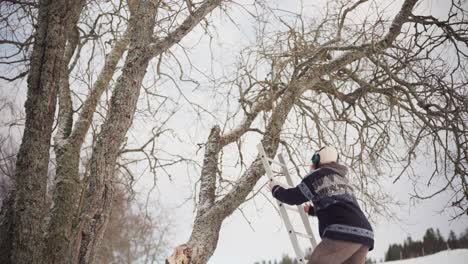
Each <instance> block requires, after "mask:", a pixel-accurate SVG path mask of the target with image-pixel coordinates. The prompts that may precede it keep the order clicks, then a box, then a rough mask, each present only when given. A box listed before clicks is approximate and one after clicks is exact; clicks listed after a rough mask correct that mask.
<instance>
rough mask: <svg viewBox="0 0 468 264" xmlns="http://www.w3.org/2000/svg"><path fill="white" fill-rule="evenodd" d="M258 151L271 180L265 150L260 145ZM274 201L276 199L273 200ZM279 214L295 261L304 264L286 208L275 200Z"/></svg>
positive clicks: (304, 260)
mask: <svg viewBox="0 0 468 264" xmlns="http://www.w3.org/2000/svg"><path fill="white" fill-rule="evenodd" d="M257 148H258V151H259V153H260V158H261V160H262V163H263V167H264V168H265V172H266V174H267V176H268V178H269V179H270V180H273V171H272V170H271V167H270V164H269V161H268V159H267V156H266V153H265V150H264V149H263V145H262V144H261V143H260V144H258V145H257ZM275 200H276V199H275ZM276 202H277V204H278V208H279V212H280V216H281V218H282V219H283V223H284V225H285V226H286V231H287V232H288V236H289V239H290V240H291V244H292V246H293V248H294V252H295V253H296V256H297V260H298V262H299V263H306V259H305V258H304V253H303V252H302V250H301V248H300V246H299V242H298V240H297V236H296V232H295V231H294V229H293V227H292V224H291V221H290V220H289V216H288V213H287V212H286V208H285V206H284V205H283V203H281V202H280V201H278V200H276Z"/></svg>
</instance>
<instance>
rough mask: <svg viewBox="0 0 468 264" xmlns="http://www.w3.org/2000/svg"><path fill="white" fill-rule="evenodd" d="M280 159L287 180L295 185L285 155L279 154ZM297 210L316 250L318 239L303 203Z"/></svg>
mask: <svg viewBox="0 0 468 264" xmlns="http://www.w3.org/2000/svg"><path fill="white" fill-rule="evenodd" d="M278 159H279V161H280V163H281V164H282V166H281V167H282V169H283V174H284V176H285V177H286V181H287V183H288V184H289V185H291V186H293V182H292V179H291V175H290V174H289V171H288V168H287V166H286V162H285V161H284V158H283V155H281V154H279V155H278ZM297 211H298V212H299V215H300V216H301V220H302V223H303V224H304V228H305V230H306V233H307V235H308V236H309V241H310V244H311V245H312V250H314V248H315V247H317V240H316V239H315V236H314V233H313V232H312V228H311V226H310V221H309V218H308V216H307V215H306V213H305V212H304V210H303V209H302V206H301V205H298V206H297Z"/></svg>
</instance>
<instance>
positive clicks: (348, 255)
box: [308, 238, 369, 264]
mask: <svg viewBox="0 0 468 264" xmlns="http://www.w3.org/2000/svg"><path fill="white" fill-rule="evenodd" d="M368 250H369V248H368V247H367V246H364V245H362V244H357V243H352V242H347V241H339V240H333V239H328V238H324V239H322V242H320V243H319V244H318V245H317V247H316V248H315V250H314V252H312V255H311V256H310V258H309V262H308V264H342V263H345V264H364V263H365V262H366V255H367V251H368Z"/></svg>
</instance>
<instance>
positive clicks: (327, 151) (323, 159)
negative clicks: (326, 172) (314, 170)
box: [319, 146, 338, 164]
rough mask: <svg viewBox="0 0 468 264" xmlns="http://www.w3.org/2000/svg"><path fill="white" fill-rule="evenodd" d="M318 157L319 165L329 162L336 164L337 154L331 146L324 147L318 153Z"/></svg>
mask: <svg viewBox="0 0 468 264" xmlns="http://www.w3.org/2000/svg"><path fill="white" fill-rule="evenodd" d="M319 155H320V163H319V164H326V163H330V162H337V161H338V152H337V151H336V149H335V148H334V147H332V146H325V147H324V148H322V149H321V150H320V151H319Z"/></svg>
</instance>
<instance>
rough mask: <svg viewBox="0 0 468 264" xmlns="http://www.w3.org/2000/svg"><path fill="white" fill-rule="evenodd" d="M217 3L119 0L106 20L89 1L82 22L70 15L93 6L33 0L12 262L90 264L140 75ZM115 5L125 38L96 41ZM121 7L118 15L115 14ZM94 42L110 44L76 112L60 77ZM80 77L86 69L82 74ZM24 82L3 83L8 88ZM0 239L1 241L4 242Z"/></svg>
mask: <svg viewBox="0 0 468 264" xmlns="http://www.w3.org/2000/svg"><path fill="white" fill-rule="evenodd" d="M221 2H222V1H221V0H207V1H202V2H199V3H192V2H191V1H180V2H171V3H165V2H163V1H156V0H148V1H146V0H141V1H128V5H127V6H125V5H123V3H122V2H120V1H117V2H115V3H114V2H110V3H109V4H106V3H104V4H103V5H104V6H105V7H106V8H108V7H109V6H110V7H111V8H115V12H114V13H107V12H106V11H101V10H99V3H96V5H97V6H98V10H99V11H98V13H99V12H103V13H99V14H98V15H97V17H96V19H95V20H94V21H92V22H91V23H88V22H89V21H88V20H89V19H88V18H89V16H91V15H93V14H92V13H87V14H86V13H85V15H87V16H80V14H82V10H83V7H84V5H85V4H88V6H87V8H88V9H87V10H86V11H87V12H92V11H93V9H92V7H93V5H91V4H89V3H85V2H84V1H75V2H73V3H71V2H70V3H68V2H66V1H65V2H63V1H62V2H60V3H56V2H54V3H52V2H50V1H40V3H39V4H38V9H37V14H38V15H37V17H38V22H37V23H38V30H37V32H36V33H35V34H36V36H35V39H34V42H33V43H34V49H33V54H32V56H31V59H30V64H29V66H28V65H26V67H29V69H28V70H27V72H28V80H29V81H28V82H29V87H28V91H29V94H28V101H27V104H26V113H27V114H26V126H25V129H24V135H23V141H22V142H23V143H22V145H21V148H20V150H19V154H18V162H17V166H16V179H17V180H16V182H15V189H16V193H15V200H16V202H15V208H14V212H15V217H14V223H15V225H14V226H13V234H14V236H13V238H14V239H13V250H12V261H13V262H15V263H16V262H18V263H23V262H32V263H42V262H48V263H49V262H51V263H65V262H70V261H72V262H79V263H90V262H93V260H94V258H95V255H96V251H97V249H98V247H99V243H100V241H101V239H102V236H103V233H104V230H105V227H106V224H107V222H108V219H109V214H110V211H111V208H112V201H113V179H114V175H115V173H116V167H117V159H118V157H119V155H120V154H121V147H122V144H123V143H124V140H125V135H126V133H127V130H128V129H129V127H130V125H131V123H132V120H133V115H134V113H135V110H136V105H137V101H138V98H139V94H140V89H141V86H142V81H143V78H144V76H145V73H146V68H147V66H148V64H149V62H150V60H151V59H153V58H155V57H158V56H160V55H161V54H163V53H164V52H166V51H167V50H168V49H169V48H170V47H172V46H173V45H174V44H176V43H178V42H179V41H180V40H181V39H182V38H183V37H184V36H185V35H186V34H188V33H189V32H190V31H192V30H193V28H194V27H195V26H196V25H198V24H199V23H200V21H201V20H202V19H203V18H205V17H206V16H207V15H208V14H209V13H210V12H211V11H212V10H213V9H215V8H216V7H218V6H219V5H220V4H221ZM11 4H12V8H16V7H18V8H24V7H29V6H32V7H35V6H36V5H35V3H33V2H31V3H29V2H24V3H23V2H11ZM69 7H72V8H69ZM123 7H124V8H125V10H128V12H129V13H130V18H129V19H128V25H126V26H125V27H126V28H127V31H126V32H124V33H123V34H119V33H116V32H115V31H111V33H113V34H112V38H110V39H109V37H106V36H105V34H106V33H103V35H99V34H101V30H102V28H103V27H102V24H101V23H102V22H101V20H102V19H103V17H110V18H109V19H108V20H107V21H108V24H107V25H108V27H107V28H105V29H109V28H110V29H111V30H112V29H113V28H114V27H120V26H121V25H120V23H121V21H123V22H124V23H126V22H127V21H126V18H125V17H124V15H123V14H121V13H120V12H121V11H122V9H123ZM64 10H65V11H67V12H64ZM90 10H91V11H90ZM125 10H123V11H122V12H124V13H125V12H126V11H125ZM12 13H13V12H12ZM33 13H34V11H33ZM33 17H34V15H33ZM122 17H124V18H123V19H122ZM114 18H117V19H114ZM157 19H158V20H157ZM80 20H81V21H82V22H80ZM5 21H7V20H5ZM80 23H82V24H80ZM82 25H84V26H88V25H90V27H89V29H87V30H84V29H83V28H80V26H82ZM46 33H47V34H46ZM99 38H100V40H101V41H103V42H104V41H109V43H110V44H111V45H112V46H113V47H112V50H111V51H110V53H109V54H108V55H107V56H106V60H105V64H104V66H103V68H102V69H101V72H100V74H99V76H98V78H97V81H96V82H95V83H94V85H93V86H92V89H91V91H90V92H89V94H88V95H87V96H86V98H85V99H84V100H82V104H81V106H80V107H79V108H74V106H73V99H75V98H77V97H78V96H75V95H76V92H78V91H77V90H76V91H74V90H73V89H71V88H70V76H71V74H72V73H73V70H74V69H75V68H74V67H75V66H76V65H77V64H78V63H79V61H80V56H82V55H84V54H83V52H82V48H83V46H84V45H86V43H87V42H89V41H91V42H93V40H95V39H99ZM106 38H107V40H106ZM17 42H18V43H16V42H15V43H13V42H12V41H8V42H7V41H6V40H5V43H6V44H14V45H17V47H18V49H20V50H21V49H23V46H24V45H26V44H30V43H32V42H28V41H23V42H22V43H20V42H19V41H17ZM127 47H128V52H127V55H126V59H125V63H124V65H123V68H122V74H121V76H120V77H119V78H118V80H117V82H116V84H115V87H114V88H113V89H112V96H111V98H110V101H109V102H108V103H106V108H107V107H108V108H107V109H106V110H107V116H106V118H105V120H104V121H103V124H102V128H101V129H100V131H99V132H98V133H96V134H95V135H96V136H95V141H94V143H93V145H92V146H93V148H92V155H91V160H90V162H89V170H88V171H87V174H85V177H84V178H81V177H80V171H79V170H80V155H81V153H82V152H81V149H82V147H83V144H84V142H85V140H86V136H87V135H89V134H88V132H89V129H90V127H91V125H92V122H93V117H94V113H96V112H97V111H98V105H99V103H100V101H101V95H102V94H103V93H104V92H105V91H106V90H107V88H108V87H109V85H110V82H111V80H112V78H113V75H114V73H115V72H116V71H117V65H118V62H119V61H120V59H121V58H122V57H123V54H124V52H125V51H126V50H127ZM92 52H94V48H93V49H92ZM92 56H93V55H91V59H92ZM25 57H26V58H27V55H26V56H25ZM44 59H46V61H44ZM91 59H90V60H91ZM88 64H89V61H88ZM67 65H68V67H67ZM88 66H89V65H88ZM88 70H91V69H90V68H89V67H88ZM24 75H25V74H20V75H18V76H16V77H13V78H11V77H5V78H4V79H5V80H9V81H13V80H16V79H18V78H21V77H22V76H24ZM33 85H36V86H38V87H39V88H36V87H35V86H34V87H33ZM57 97H58V98H59V100H58V105H59V110H58V118H57V131H56V133H55V137H54V150H55V155H56V164H57V165H56V180H55V186H54V188H53V207H52V209H51V211H50V214H47V212H48V210H47V209H48V208H47V206H46V205H45V202H44V199H45V195H46V190H47V188H46V187H47V177H46V176H47V169H48V166H49V148H50V138H51V135H52V129H53V126H52V125H53V121H54V116H55V105H56V98H57ZM78 98H79V97H78ZM79 99H81V98H79ZM75 109H78V110H75ZM75 111H76V112H79V116H78V119H77V120H76V121H75V122H73V121H74V120H73V118H74V114H75ZM46 215H47V217H46ZM43 226H45V229H46V232H45V235H44V234H43V232H42V227H43ZM2 239H5V241H10V237H2ZM43 245H44V246H45V247H43ZM43 248H44V251H43Z"/></svg>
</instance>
